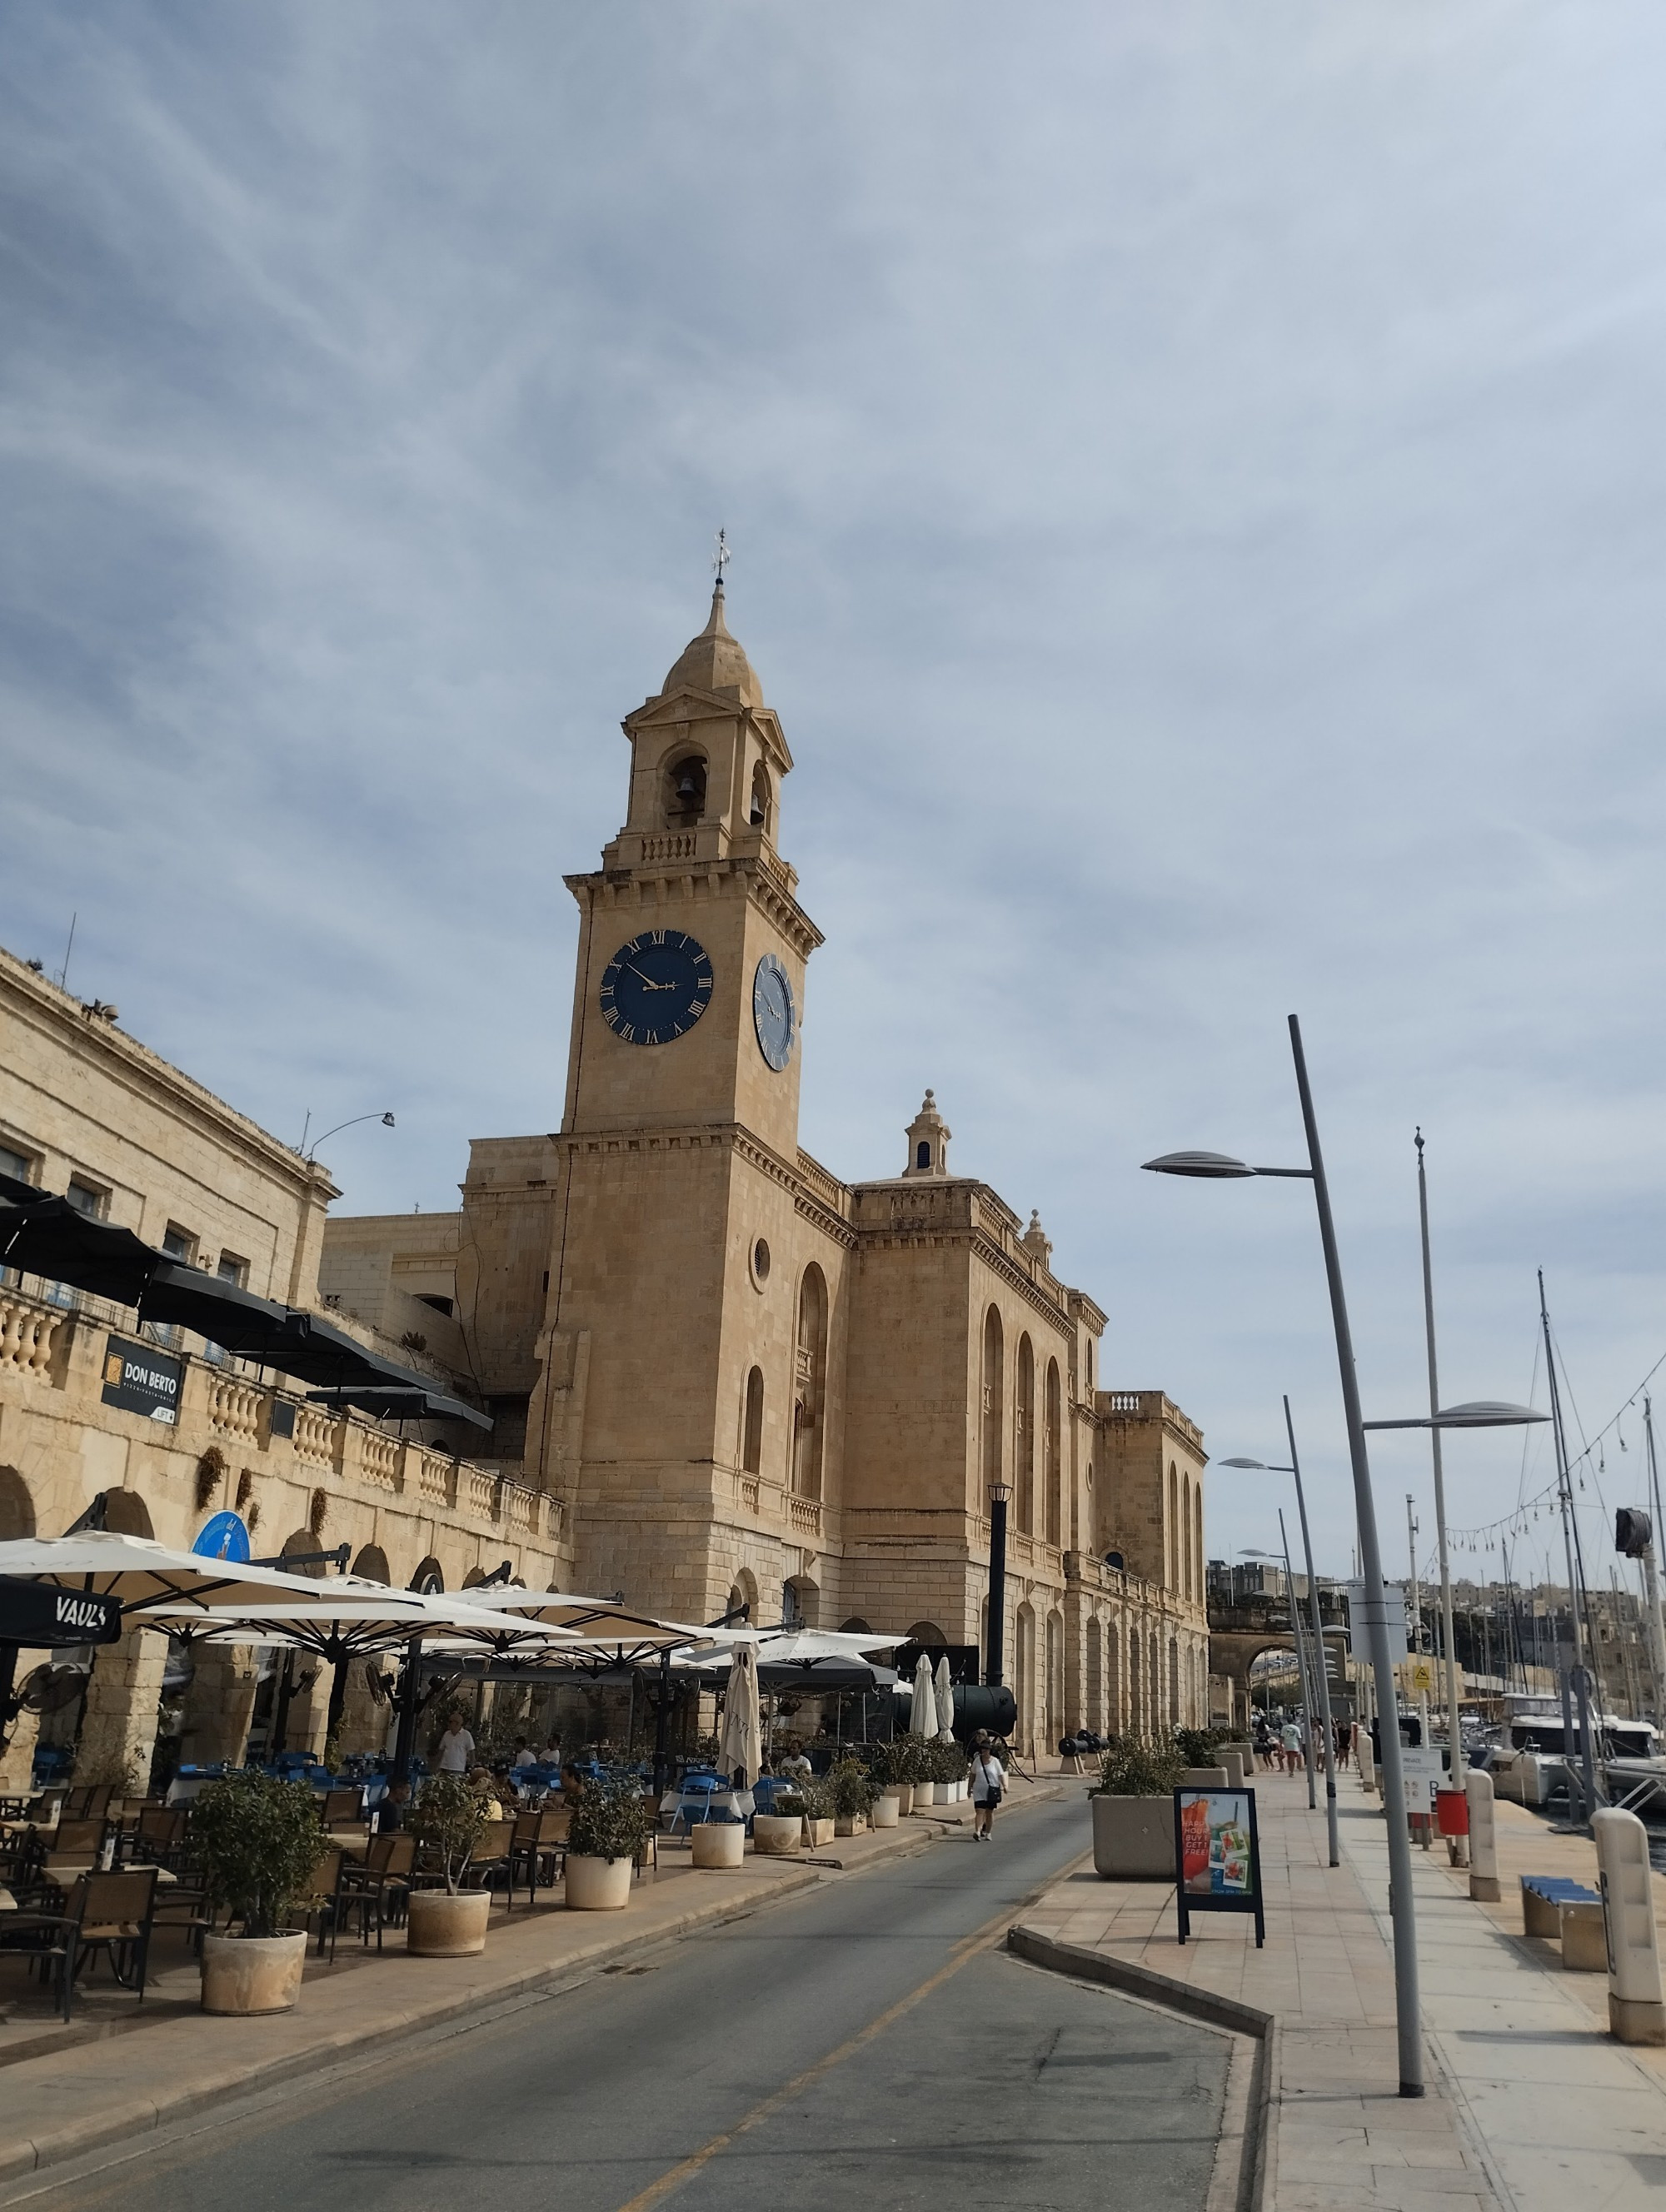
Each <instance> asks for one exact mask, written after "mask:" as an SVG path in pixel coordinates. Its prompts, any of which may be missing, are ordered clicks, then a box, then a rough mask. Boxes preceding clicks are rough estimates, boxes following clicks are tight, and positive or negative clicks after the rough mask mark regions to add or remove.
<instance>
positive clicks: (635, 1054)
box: [562, 577, 822, 1162]
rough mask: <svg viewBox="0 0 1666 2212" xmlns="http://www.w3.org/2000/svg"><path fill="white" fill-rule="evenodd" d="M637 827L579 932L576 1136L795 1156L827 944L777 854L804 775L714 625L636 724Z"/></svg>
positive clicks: (572, 1084) (587, 890) (581, 885)
mask: <svg viewBox="0 0 1666 2212" xmlns="http://www.w3.org/2000/svg"><path fill="white" fill-rule="evenodd" d="M623 729H624V733H625V736H626V737H627V738H629V741H630V794H629V805H628V808H627V811H626V816H625V821H624V824H623V828H622V829H620V831H619V833H618V835H617V836H616V837H615V838H614V839H613V841H612V842H611V844H610V845H608V846H607V847H606V848H605V851H604V853H603V854H602V866H601V868H600V870H599V872H598V873H596V874H593V875H582V876H569V877H568V878H567V884H568V888H569V890H570V891H571V892H572V894H573V896H574V897H575V899H576V900H577V901H578V904H579V911H580V915H581V924H580V933H579V951H578V964H577V970H576V974H575V987H574V1000H573V1032H572V1045H571V1050H570V1054H569V1062H568V1077H567V1099H566V1108H565V1112H564V1115H563V1118H562V1133H563V1134H564V1135H566V1134H577V1133H603V1132H610V1131H621V1130H624V1129H627V1128H632V1129H640V1130H649V1129H666V1128H670V1127H677V1126H685V1125H688V1124H690V1123H696V1124H711V1123H738V1124H739V1125H740V1126H741V1127H744V1128H745V1129H746V1130H748V1131H749V1132H751V1134H752V1135H754V1136H756V1137H758V1138H761V1139H763V1142H764V1143H765V1144H766V1145H768V1146H769V1147H770V1149H771V1150H772V1151H773V1152H776V1153H778V1154H779V1155H780V1156H781V1158H783V1159H785V1160H787V1161H789V1162H790V1161H792V1160H793V1158H794V1156H795V1154H796V1152H797V1146H798V1118H799V1057H800V1056H799V1053H798V1050H797V1037H798V1027H799V1022H800V1010H801V1008H802V1006H803V999H804V971H805V963H806V961H807V959H808V958H809V956H810V954H811V953H812V951H814V950H815V948H816V947H817V946H818V945H819V944H820V943H821V941H822V939H821V933H820V932H819V931H818V929H817V928H816V927H815V925H814V923H813V922H812V921H811V920H810V918H809V916H808V915H806V913H805V912H804V910H803V909H802V908H801V907H800V905H799V903H798V900H797V897H796V896H795V893H796V891H797V888H798V878H797V876H796V875H795V874H794V872H793V870H792V869H791V868H790V867H788V866H787V863H786V862H785V861H784V860H782V859H781V855H780V854H779V852H778V851H777V849H776V842H775V841H776V835H777V826H778V823H779V820H780V811H781V787H782V784H783V782H784V781H785V779H786V777H787V775H789V774H790V772H791V770H792V766H793V757H792V755H791V754H790V753H789V752H788V750H787V740H786V738H785V737H784V735H783V734H782V732H781V723H780V720H779V719H778V717H777V716H776V715H775V713H774V712H773V710H772V709H771V708H769V707H766V706H765V705H764V703H763V692H762V690H761V689H760V687H759V684H758V681H757V677H756V675H755V674H754V673H753V671H752V668H751V663H750V662H749V661H748V659H747V658H746V655H745V652H744V651H743V650H742V648H741V647H740V645H739V642H738V641H737V640H736V639H735V638H733V636H731V635H730V633H729V629H728V625H727V622H726V621H725V619H724V608H723V584H722V580H721V577H720V578H719V580H718V584H717V588H716V589H715V591H714V592H713V594H712V605H711V614H710V617H709V618H708V622H707V623H706V627H705V628H704V629H702V631H701V632H700V634H699V635H698V636H697V637H696V638H693V639H691V640H690V642H689V644H688V645H687V647H685V648H684V651H683V653H681V655H680V656H679V657H678V660H677V662H676V664H675V665H673V667H672V670H671V672H670V674H669V675H668V676H667V677H666V680H665V683H664V684H663V685H662V686H661V687H660V690H659V691H658V692H657V693H655V694H654V696H653V697H651V698H649V699H648V700H645V701H644V702H643V703H642V705H641V706H640V707H639V708H637V709H636V711H635V714H628V715H627V716H626V717H625V720H624V723H623Z"/></svg>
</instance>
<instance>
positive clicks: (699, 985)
mask: <svg viewBox="0 0 1666 2212" xmlns="http://www.w3.org/2000/svg"><path fill="white" fill-rule="evenodd" d="M598 995H599V999H600V1002H601V1010H602V1019H603V1020H604V1021H605V1023H606V1024H607V1026H608V1027H609V1029H611V1030H612V1032H613V1034H614V1036H616V1037H617V1038H618V1039H619V1041H620V1042H621V1043H622V1044H669V1043H670V1042H671V1041H672V1038H673V1037H679V1036H684V1035H685V1034H686V1033H687V1031H688V1030H691V1029H692V1028H693V1027H694V1025H695V1024H696V1022H697V1021H698V1020H699V1018H700V1017H701V1015H702V1014H703V1013H704V1012H705V1011H706V1009H707V1007H708V1006H710V1004H711V1002H712V963H711V957H710V956H709V954H708V952H707V951H706V948H705V946H704V945H701V944H699V943H697V942H696V939H694V938H692V937H688V936H685V935H684V933H683V932H682V931H681V930H680V929H645V930H644V931H643V932H642V933H641V936H640V937H633V938H632V939H631V940H630V942H629V945H621V946H620V947H619V949H618V951H617V952H616V953H615V954H614V955H613V957H612V958H611V960H610V961H609V962H608V963H607V966H606V969H605V971H604V972H603V975H602V982H601V990H600V992H599V994H598Z"/></svg>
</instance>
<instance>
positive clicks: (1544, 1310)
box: [1539, 1267, 1585, 1667]
mask: <svg viewBox="0 0 1666 2212" xmlns="http://www.w3.org/2000/svg"><path fill="white" fill-rule="evenodd" d="M1539 1323H1540V1326H1541V1328H1542V1329H1543V1330H1544V1336H1545V1372H1546V1375H1547V1376H1548V1378H1549V1383H1550V1413H1551V1424H1550V1432H1551V1438H1552V1441H1553V1442H1554V1444H1555V1447H1556V1502H1557V1504H1559V1505H1560V1508H1561V1511H1562V1548H1563V1550H1564V1551H1565V1552H1566V1554H1567V1609H1568V1617H1569V1620H1570V1621H1571V1622H1572V1629H1573V1663H1574V1665H1575V1666H1576V1667H1579V1666H1583V1665H1584V1656H1585V1655H1584V1650H1583V1649H1582V1647H1581V1644H1580V1640H1579V1584H1578V1581H1577V1580H1576V1578H1575V1577H1574V1572H1573V1489H1572V1484H1571V1483H1570V1482H1569V1480H1568V1472H1567V1449H1566V1445H1565V1444H1564V1443H1563V1441H1562V1401H1561V1398H1560V1394H1559V1393H1558V1391H1557V1389H1556V1358H1555V1354H1554V1352H1553V1351H1552V1350H1551V1344H1550V1309H1549V1307H1548V1306H1547V1304H1545V1271H1544V1269H1543V1268H1542V1267H1541V1268H1540V1270H1539Z"/></svg>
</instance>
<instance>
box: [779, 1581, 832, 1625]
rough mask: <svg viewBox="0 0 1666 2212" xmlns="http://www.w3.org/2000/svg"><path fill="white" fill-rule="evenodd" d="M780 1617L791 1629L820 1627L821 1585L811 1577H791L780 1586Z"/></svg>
mask: <svg viewBox="0 0 1666 2212" xmlns="http://www.w3.org/2000/svg"><path fill="white" fill-rule="evenodd" d="M821 1602H822V1590H821V1584H820V1583H818V1582H817V1581H816V1580H815V1578H814V1577H813V1576H811V1575H791V1576H789V1577H787V1581H785V1582H784V1583H782V1584H781V1619H782V1620H784V1621H786V1622H787V1625H788V1626H790V1627H793V1628H819V1627H820V1626H821Z"/></svg>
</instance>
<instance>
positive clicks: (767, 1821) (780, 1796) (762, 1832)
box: [752, 1784, 804, 1858]
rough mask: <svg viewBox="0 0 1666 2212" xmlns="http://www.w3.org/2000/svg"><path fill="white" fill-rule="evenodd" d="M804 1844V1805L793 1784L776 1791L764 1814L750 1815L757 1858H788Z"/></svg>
mask: <svg viewBox="0 0 1666 2212" xmlns="http://www.w3.org/2000/svg"><path fill="white" fill-rule="evenodd" d="M803 1842H804V1803H803V1800H802V1799H801V1798H800V1796H799V1795H798V1790H797V1786H796V1784H795V1785H794V1786H793V1789H791V1790H775V1792H774V1793H773V1795H772V1797H771V1801H770V1807H769V1811H768V1812H767V1813H754V1814H753V1815H752V1850H753V1852H754V1854H755V1855H756V1856H757V1857H759V1858H787V1857H790V1856H791V1855H792V1853H793V1852H794V1851H796V1850H799V1849H800V1846H801V1845H802V1844H803Z"/></svg>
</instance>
